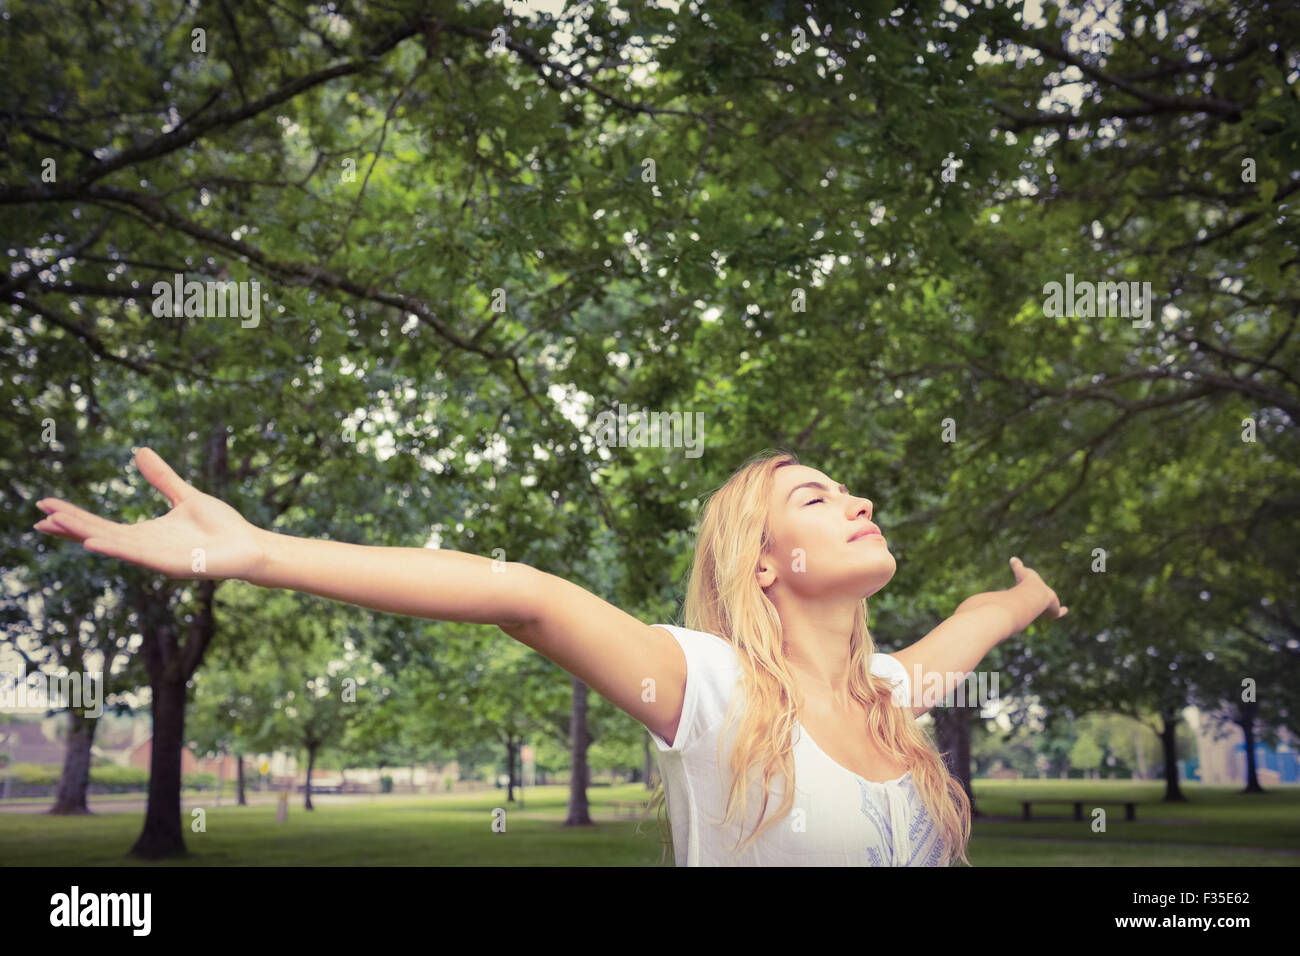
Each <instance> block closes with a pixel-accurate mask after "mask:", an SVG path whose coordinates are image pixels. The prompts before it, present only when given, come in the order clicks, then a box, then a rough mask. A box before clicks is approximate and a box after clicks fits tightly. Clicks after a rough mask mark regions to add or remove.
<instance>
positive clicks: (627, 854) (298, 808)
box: [0, 780, 1300, 866]
mask: <svg viewBox="0 0 1300 956" xmlns="http://www.w3.org/2000/svg"><path fill="white" fill-rule="evenodd" d="M1236 789H1237V788H1234V787H1206V786H1201V785H1198V784H1190V785H1187V786H1186V787H1185V789H1184V792H1185V793H1186V795H1187V796H1188V797H1189V802H1188V803H1185V804H1163V803H1153V804H1146V805H1142V806H1139V807H1138V820H1137V822H1136V823H1125V822H1124V812H1123V808H1122V807H1119V806H1117V807H1113V808H1111V807H1107V816H1108V821H1107V832H1106V833H1093V832H1092V830H1091V826H1090V822H1089V821H1090V819H1091V818H1090V816H1089V812H1088V811H1089V807H1088V806H1087V805H1086V804H1085V807H1084V813H1085V819H1084V822H1083V823H1075V822H1074V820H1073V819H1072V817H1071V815H1072V813H1073V810H1072V808H1071V807H1068V806H1060V807H1053V808H1050V809H1049V808H1044V809H1043V811H1042V813H1043V814H1060V817H1059V819H1056V820H1050V819H1035V820H1033V821H1031V822H1029V823H1022V822H1019V821H1018V818H1019V816H1020V804H1019V802H1018V801H1019V800H1020V799H1022V797H1024V796H1044V797H1047V796H1061V797H1075V796H1080V797H1084V798H1087V797H1089V796H1093V795H1095V796H1096V798H1097V799H1099V800H1104V799H1115V798H1130V797H1131V798H1133V799H1138V800H1152V801H1159V799H1160V797H1161V796H1162V794H1163V792H1164V791H1163V785H1162V784H1160V783H1155V782H1150V783H1148V782H1137V783H1128V782H1122V783H1121V782H1111V781H1087V780H1068V781H1063V780H1046V781H1037V780H1029V781H1024V780H1009V781H1003V780H998V781H992V780H979V781H976V784H975V792H976V796H977V798H978V805H979V809H980V810H981V811H983V812H984V813H985V814H989V815H990V817H989V818H983V817H977V818H976V819H975V821H974V823H973V826H972V836H971V842H970V848H969V851H968V852H969V856H970V860H971V862H972V863H973V864H974V865H976V866H1296V865H1300V787H1280V788H1275V789H1273V790H1272V791H1270V792H1269V793H1266V794H1264V795H1262V796H1255V797H1247V796H1243V795H1241V794H1239V793H1237V792H1236ZM589 795H590V799H591V808H592V814H593V816H594V817H595V819H596V820H597V825H596V826H594V827H565V826H563V825H562V824H563V820H564V814H565V807H566V800H567V797H568V791H567V788H565V787H562V786H551V787H537V788H530V789H529V790H528V791H527V792H526V795H525V796H526V807H525V809H523V810H520V809H518V808H517V807H516V808H508V809H507V812H506V832H505V833H494V832H493V831H492V820H493V814H492V810H493V808H495V807H499V806H502V805H503V801H504V796H505V794H504V791H490V792H485V793H474V794H463V795H456V794H440V795H430V796H383V797H378V798H376V799H375V800H373V801H363V802H359V803H354V804H348V805H341V806H328V805H323V806H318V807H317V809H316V810H314V811H312V812H310V813H309V812H307V811H306V810H304V809H303V808H302V804H301V796H300V795H299V796H298V798H297V799H296V800H291V802H290V809H289V821H288V823H287V824H277V823H276V822H275V807H274V806H261V807H234V806H229V805H227V806H222V807H215V806H214V807H212V808H211V809H209V810H208V811H207V832H205V833H193V832H190V831H189V830H188V827H189V821H190V816H189V813H188V811H187V812H186V814H185V815H184V817H183V820H184V821H185V822H184V825H185V826H186V827H187V830H186V834H185V839H186V844H187V846H188V848H189V851H190V853H189V857H188V858H186V859H183V860H176V861H169V862H167V863H164V864H142V863H139V862H138V861H135V860H133V859H131V858H130V857H128V856H126V851H127V850H128V849H129V848H130V846H131V844H132V843H133V842H134V841H135V838H136V836H137V835H138V833H139V829H140V822H141V816H140V815H139V814H135V813H105V814H99V815H92V816H90V817H49V816H45V815H41V814H35V815H33V814H20V813H0V866H3V865H10V866H43V865H58V866H68V865H73V866H137V865H146V866H157V865H167V866H445V865H453V866H477V865H486V866H587V865H590V866H659V865H669V864H668V863H663V864H661V863H660V854H661V846H660V843H659V830H658V826H657V823H656V821H655V820H654V819H652V818H651V819H645V820H641V821H637V820H632V819H628V818H622V819H619V818H617V817H616V816H615V815H614V814H613V812H612V808H611V807H610V806H609V803H610V801H614V800H637V799H642V798H644V796H645V790H644V788H643V787H641V786H640V785H638V784H628V785H624V786H617V787H597V788H592V789H591V790H590V791H589ZM188 799H189V798H187V802H188ZM93 805H94V801H93V800H92V806H93ZM1034 815H1035V817H1038V816H1039V810H1038V808H1035V809H1034ZM999 817H1006V818H1015V820H1014V822H1013V820H1010V819H1008V820H1006V821H1001V820H999V819H998V818H999ZM638 831H639V832H638ZM1277 851H1290V852H1289V853H1280V852H1277Z"/></svg>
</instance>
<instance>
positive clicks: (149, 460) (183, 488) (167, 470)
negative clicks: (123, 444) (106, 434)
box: [135, 448, 197, 508]
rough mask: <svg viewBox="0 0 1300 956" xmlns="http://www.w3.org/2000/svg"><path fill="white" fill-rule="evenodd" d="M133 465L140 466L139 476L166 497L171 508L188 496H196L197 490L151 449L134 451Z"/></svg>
mask: <svg viewBox="0 0 1300 956" xmlns="http://www.w3.org/2000/svg"><path fill="white" fill-rule="evenodd" d="M135 463H136V464H137V465H139V466H140V474H142V475H144V476H145V478H146V479H148V481H149V484H151V485H153V486H154V487H155V488H157V489H158V490H159V491H161V492H162V493H163V494H164V495H166V496H167V500H168V501H170V502H171V503H172V507H173V508H174V507H176V506H177V505H178V504H180V503H181V502H182V501H184V500H185V499H186V498H188V497H189V496H190V495H193V494H197V489H195V488H194V486H193V485H191V484H189V483H188V482H187V481H185V479H183V478H181V476H180V475H178V474H176V472H174V471H173V470H172V467H171V465H169V464H167V462H165V461H163V460H162V456H161V455H159V454H158V453H157V452H156V451H154V450H153V449H152V448H138V449H136V452H135Z"/></svg>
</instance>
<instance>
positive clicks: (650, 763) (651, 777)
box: [641, 734, 658, 790]
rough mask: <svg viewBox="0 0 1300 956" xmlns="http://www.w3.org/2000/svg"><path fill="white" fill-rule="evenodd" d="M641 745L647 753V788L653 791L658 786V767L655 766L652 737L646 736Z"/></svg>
mask: <svg viewBox="0 0 1300 956" xmlns="http://www.w3.org/2000/svg"><path fill="white" fill-rule="evenodd" d="M641 745H642V748H643V750H644V753H645V788H646V789H647V790H653V789H654V788H655V786H656V785H657V783H658V781H657V780H656V779H655V778H656V777H657V775H658V774H657V769H658V768H657V765H656V764H655V758H654V754H653V753H651V751H650V735H649V734H644V735H642V738H641Z"/></svg>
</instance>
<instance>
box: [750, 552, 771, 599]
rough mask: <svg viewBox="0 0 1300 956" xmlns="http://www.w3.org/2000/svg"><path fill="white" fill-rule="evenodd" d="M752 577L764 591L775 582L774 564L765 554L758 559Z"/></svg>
mask: <svg viewBox="0 0 1300 956" xmlns="http://www.w3.org/2000/svg"><path fill="white" fill-rule="evenodd" d="M754 579H755V580H756V581H758V586H759V587H760V588H762V589H763V590H764V591H766V590H767V589H768V588H770V587H771V586H772V585H773V584H774V583H775V582H776V565H774V564H773V563H772V560H771V558H769V557H768V556H767V555H766V554H765V555H763V556H762V557H760V558H759V559H758V566H757V567H756V568H755V569H754Z"/></svg>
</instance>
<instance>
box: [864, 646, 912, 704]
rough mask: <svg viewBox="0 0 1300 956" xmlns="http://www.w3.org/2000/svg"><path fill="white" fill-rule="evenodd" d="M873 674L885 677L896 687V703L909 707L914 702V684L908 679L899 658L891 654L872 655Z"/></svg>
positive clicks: (905, 669)
mask: <svg viewBox="0 0 1300 956" xmlns="http://www.w3.org/2000/svg"><path fill="white" fill-rule="evenodd" d="M871 673H873V674H875V675H876V676H877V677H883V678H885V679H886V680H889V681H891V682H892V683H893V685H894V703H895V704H897V705H898V706H899V707H907V706H909V705H910V703H911V700H912V682H911V681H910V680H909V679H908V676H907V668H906V667H904V666H903V665H902V663H901V662H900V661H899V659H898V658H897V657H894V656H893V655H891V654H872V655H871Z"/></svg>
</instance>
